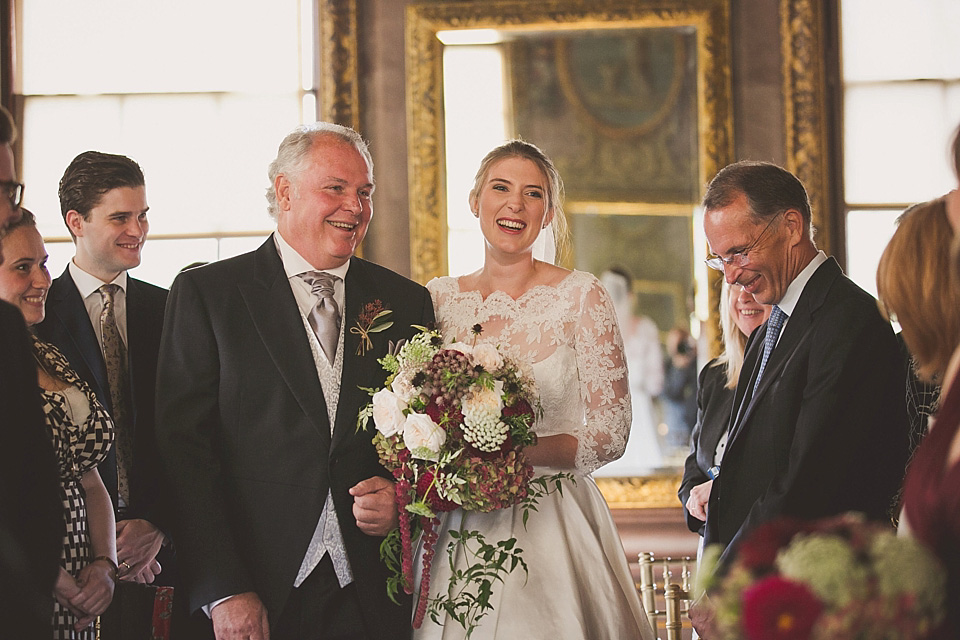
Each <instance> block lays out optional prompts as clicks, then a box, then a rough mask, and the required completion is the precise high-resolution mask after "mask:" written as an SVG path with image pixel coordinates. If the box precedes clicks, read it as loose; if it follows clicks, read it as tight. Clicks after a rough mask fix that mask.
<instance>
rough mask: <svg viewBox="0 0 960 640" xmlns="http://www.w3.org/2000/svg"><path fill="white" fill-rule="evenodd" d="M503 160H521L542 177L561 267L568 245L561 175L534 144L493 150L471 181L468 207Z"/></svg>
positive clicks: (512, 142)
mask: <svg viewBox="0 0 960 640" xmlns="http://www.w3.org/2000/svg"><path fill="white" fill-rule="evenodd" d="M506 158H523V159H524V160H529V161H530V162H532V163H533V164H535V165H537V168H538V169H540V173H542V174H543V177H544V179H545V180H546V182H547V210H548V211H549V210H551V209H552V210H553V222H552V223H551V225H550V226H551V228H552V229H553V237H554V244H555V246H556V251H557V259H556V262H557V264H560V263H561V259H562V258H563V257H564V255H565V252H566V250H567V245H568V243H569V233H570V232H569V228H568V227H567V219H566V217H565V216H564V214H563V180H562V179H561V178H560V173H559V172H558V171H557V168H556V167H555V166H554V165H553V161H552V160H550V158H549V157H547V154H545V153H544V152H543V151H541V150H540V148H539V147H537V146H536V145H534V144H531V143H529V142H526V141H524V140H520V139H515V140H509V141H507V142H505V143H503V144H501V145H500V146H499V147H496V148H494V149H493V150H492V151H490V153H488V154H487V155H485V156H484V157H483V160H481V161H480V167H479V168H478V169H477V175H476V176H475V177H474V179H473V188H472V189H470V203H471V206H472V205H473V203H474V202H476V201H477V199H478V198H479V196H480V189H481V187H482V186H483V183H484V181H485V180H486V179H487V173H489V172H490V167H492V166H493V165H494V164H496V163H497V162H499V161H501V160H505V159H506Z"/></svg>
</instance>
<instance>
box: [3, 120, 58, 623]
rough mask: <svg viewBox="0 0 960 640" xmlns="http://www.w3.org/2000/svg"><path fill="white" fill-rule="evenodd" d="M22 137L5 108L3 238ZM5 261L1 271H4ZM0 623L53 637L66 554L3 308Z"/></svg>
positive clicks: (52, 474)
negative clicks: (16, 146) (56, 588)
mask: <svg viewBox="0 0 960 640" xmlns="http://www.w3.org/2000/svg"><path fill="white" fill-rule="evenodd" d="M16 135H17V130H16V127H15V126H14V123H13V118H12V117H11V116H10V113H9V112H8V111H7V110H6V109H4V108H3V107H0V187H2V192H0V237H2V236H3V233H4V231H5V230H6V228H7V226H8V225H10V224H11V223H13V222H16V221H17V220H19V219H20V199H21V197H22V196H23V185H22V184H20V183H19V182H17V178H16V170H15V168H14V158H13V148H12V143H13V141H14V140H15V139H16ZM3 266H4V265H3V255H2V254H0V269H2V268H3ZM0 412H2V414H0V442H2V443H3V448H4V450H5V451H6V452H7V455H6V456H4V461H3V464H0V619H2V620H3V621H4V622H3V628H4V630H5V633H7V634H10V637H17V638H44V637H45V638H51V637H53V584H54V580H55V579H56V577H57V573H58V572H59V569H60V552H61V549H62V548H63V536H64V521H63V505H62V504H61V502H60V476H59V474H58V472H57V466H56V458H55V455H54V451H53V446H52V445H51V443H50V437H49V435H48V434H47V430H46V426H45V424H44V420H43V410H42V409H41V402H40V387H39V386H38V385H37V365H36V363H35V361H34V359H33V355H32V350H31V348H30V343H29V340H28V337H27V327H26V325H25V324H24V322H23V314H22V313H21V312H20V310H19V309H17V308H16V307H14V306H12V305H9V304H7V303H6V302H3V301H0Z"/></svg>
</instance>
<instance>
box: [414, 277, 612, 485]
mask: <svg viewBox="0 0 960 640" xmlns="http://www.w3.org/2000/svg"><path fill="white" fill-rule="evenodd" d="M427 289H429V290H430V293H431V295H432V296H433V306H434V308H435V309H436V314H437V324H438V326H439V328H440V330H441V332H442V333H443V336H444V339H445V340H447V341H453V340H454V339H456V340H459V341H461V342H472V341H473V336H472V334H471V331H470V330H471V327H473V326H474V325H475V324H477V323H480V324H481V325H482V326H483V332H482V334H481V335H480V337H479V338H478V339H477V342H478V343H479V342H488V343H491V344H495V345H497V346H498V347H499V348H500V349H501V351H502V352H504V353H506V354H509V355H510V356H511V357H513V358H515V359H517V360H518V361H519V362H521V363H529V364H530V365H532V370H533V376H534V379H535V380H536V383H537V388H538V391H539V393H540V402H541V404H542V406H543V419H542V420H540V421H538V424H537V425H536V427H535V430H536V432H537V433H538V434H539V435H553V434H558V433H567V434H570V435H573V436H574V437H576V438H577V442H578V446H577V458H576V467H577V470H578V471H580V472H582V473H590V472H592V471H594V470H596V469H597V468H599V467H601V466H602V465H604V464H606V463H607V462H610V461H611V460H616V459H617V458H619V457H620V456H621V455H622V454H623V450H624V447H625V446H626V443H627V436H628V434H629V431H630V422H631V413H630V393H629V383H628V378H627V366H626V363H625V360H624V356H623V342H622V340H621V338H620V330H619V328H618V326H617V316H616V312H615V311H614V308H613V304H612V303H611V301H610V297H609V296H608V295H607V292H606V290H605V289H604V288H603V286H602V285H601V284H600V282H599V281H598V280H597V279H596V278H595V277H594V276H593V275H591V274H589V273H586V272H583V271H574V272H572V273H571V274H570V275H568V276H567V277H566V278H564V279H563V281H561V282H560V283H559V284H558V285H557V286H555V287H552V286H546V285H539V286H536V287H533V288H532V289H530V290H529V291H527V292H525V293H524V294H523V295H521V296H520V297H519V298H517V299H516V300H514V299H513V298H511V297H510V296H508V295H507V294H506V293H504V292H502V291H495V292H493V293H492V294H490V295H489V296H488V297H487V298H486V299H484V298H483V296H482V295H481V294H480V292H479V291H461V290H460V285H459V282H458V280H457V279H456V278H452V277H444V278H435V279H434V280H432V281H430V283H429V284H427Z"/></svg>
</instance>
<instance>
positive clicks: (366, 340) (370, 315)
mask: <svg viewBox="0 0 960 640" xmlns="http://www.w3.org/2000/svg"><path fill="white" fill-rule="evenodd" d="M392 314H393V311H391V310H390V309H387V308H385V307H384V306H383V303H382V302H380V301H379V300H374V301H373V302H368V303H367V304H365V305H363V310H362V311H361V312H360V315H359V316H357V322H356V323H355V324H354V326H352V327H350V333H352V334H354V335H358V336H360V345H359V346H358V347H357V355H358V356H362V355H364V354H365V353H366V352H367V349H373V341H372V340H371V339H370V334H371V333H380V332H381V331H385V330H387V329H389V328H390V327H392V326H393V320H390V316H391V315H392Z"/></svg>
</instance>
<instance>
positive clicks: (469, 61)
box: [443, 45, 507, 275]
mask: <svg viewBox="0 0 960 640" xmlns="http://www.w3.org/2000/svg"><path fill="white" fill-rule="evenodd" d="M443 77H444V112H445V114H446V156H447V227H448V228H449V234H448V238H447V245H448V246H447V263H448V272H449V273H450V274H453V275H461V274H464V273H470V272H472V271H476V270H477V269H478V268H480V267H481V266H483V234H481V233H480V225H478V224H477V220H476V218H474V217H473V214H472V212H471V211H470V206H469V203H468V199H469V194H470V190H471V189H472V188H473V177H474V174H475V173H476V171H477V167H478V166H479V165H480V161H481V160H482V159H483V156H485V155H486V154H487V152H488V151H490V150H491V149H492V148H493V147H495V146H497V145H498V144H500V143H501V142H503V141H504V140H505V139H506V137H507V131H506V121H507V119H506V117H505V115H506V114H505V109H506V105H505V102H504V97H503V93H504V90H503V58H502V56H501V53H500V49H499V48H498V47H497V46H496V45H488V46H483V45H479V46H466V45H464V46H447V47H444V48H443ZM478 88H481V89H478Z"/></svg>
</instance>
